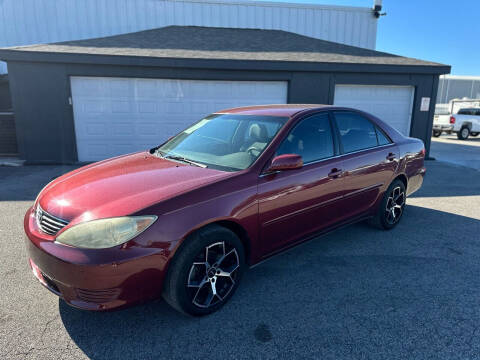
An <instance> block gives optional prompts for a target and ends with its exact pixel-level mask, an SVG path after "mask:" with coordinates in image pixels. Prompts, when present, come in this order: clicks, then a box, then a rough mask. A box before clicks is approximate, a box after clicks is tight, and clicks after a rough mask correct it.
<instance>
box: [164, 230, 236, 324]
mask: <svg viewBox="0 0 480 360" xmlns="http://www.w3.org/2000/svg"><path fill="white" fill-rule="evenodd" d="M244 268H245V251H244V249H243V245H242V242H241V241H240V239H239V238H238V237H237V236H236V235H235V234H234V233H233V232H231V231H230V230H228V229H226V228H224V227H222V226H217V225H211V226H207V227H206V228H203V229H200V230H199V231H197V232H196V233H194V234H193V235H191V236H190V237H189V238H187V239H186V240H185V243H184V244H182V245H181V248H180V249H178V250H177V254H176V255H175V258H174V259H173V260H172V264H171V265H170V266H169V270H168V273H167V277H166V279H165V285H164V291H163V297H164V299H165V300H166V301H167V302H168V303H169V304H170V305H171V306H172V307H174V308H175V309H176V310H178V311H180V312H183V313H185V314H188V315H194V316H201V315H207V314H210V313H212V312H214V311H217V310H218V309H220V307H222V306H223V305H224V304H225V303H226V302H227V301H228V300H229V299H230V297H231V296H232V295H233V293H234V292H235V290H236V289H237V287H238V284H239V282H240V279H241V277H242V273H243V271H244Z"/></svg>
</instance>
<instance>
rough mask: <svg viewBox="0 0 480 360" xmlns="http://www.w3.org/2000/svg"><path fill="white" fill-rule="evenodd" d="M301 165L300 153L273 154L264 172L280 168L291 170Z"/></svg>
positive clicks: (279, 169)
mask: <svg viewBox="0 0 480 360" xmlns="http://www.w3.org/2000/svg"><path fill="white" fill-rule="evenodd" d="M302 166H303V160H302V157H301V156H300V155H297V154H284V155H279V156H275V157H274V158H273V160H272V163H271V164H270V166H269V167H268V168H267V170H266V171H265V172H266V173H270V172H274V171H281V170H293V169H299V168H301V167H302Z"/></svg>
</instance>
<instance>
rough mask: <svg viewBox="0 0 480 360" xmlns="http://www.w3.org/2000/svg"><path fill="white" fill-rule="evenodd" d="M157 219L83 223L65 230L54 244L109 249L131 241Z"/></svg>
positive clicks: (139, 217) (115, 219) (142, 217)
mask: <svg viewBox="0 0 480 360" xmlns="http://www.w3.org/2000/svg"><path fill="white" fill-rule="evenodd" d="M155 220H157V217H156V216H154V215H152V216H125V217H117V218H110V219H100V220H93V221H88V222H84V223H81V224H78V225H75V226H72V227H71V228H70V229H67V230H65V231H64V232H63V233H61V234H60V235H59V236H58V237H57V238H56V239H55V242H57V243H60V244H65V245H70V246H74V247H78V248H86V249H106V248H111V247H114V246H117V245H120V244H123V243H125V242H127V241H128V240H131V239H133V238H134V237H135V236H137V235H139V234H140V233H141V232H143V231H144V230H145V229H147V228H148V227H149V226H150V225H152V224H153V223H154V222H155Z"/></svg>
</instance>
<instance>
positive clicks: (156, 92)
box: [71, 77, 287, 161]
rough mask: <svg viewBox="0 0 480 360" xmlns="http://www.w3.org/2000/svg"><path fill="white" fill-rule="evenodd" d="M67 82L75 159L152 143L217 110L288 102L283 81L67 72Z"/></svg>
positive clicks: (101, 156) (95, 157)
mask: <svg viewBox="0 0 480 360" xmlns="http://www.w3.org/2000/svg"><path fill="white" fill-rule="evenodd" d="M71 87H72V100H73V114H74V122H75V133H76V139H77V152H78V160H79V161H95V160H101V159H105V158H108V157H112V156H116V155H120V154H125V153H129V152H134V151H139V150H144V149H148V148H151V147H153V146H155V145H158V144H160V143H162V142H163V141H165V140H166V139H168V138H169V137H170V136H172V135H175V134H176V133H178V132H179V131H181V130H183V129H184V128H186V127H187V126H189V125H190V124H192V123H193V122H195V121H197V120H200V119H201V118H202V117H204V116H205V115H208V114H210V113H212V112H215V111H218V110H222V109H225V108H230V107H237V106H244V105H256V104H284V103H286V101H287V83H286V82H283V81H211V80H167V79H133V78H102V77H72V78H71Z"/></svg>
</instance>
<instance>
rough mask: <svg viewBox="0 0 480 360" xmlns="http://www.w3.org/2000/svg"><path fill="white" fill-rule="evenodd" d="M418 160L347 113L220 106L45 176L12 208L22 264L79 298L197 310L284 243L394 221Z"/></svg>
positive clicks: (369, 122)
mask: <svg viewBox="0 0 480 360" xmlns="http://www.w3.org/2000/svg"><path fill="white" fill-rule="evenodd" d="M424 156H425V149H424V145H423V143H422V142H421V141H420V140H417V139H413V138H408V137H404V136H403V135H401V134H400V133H399V132H398V131H396V130H394V129H393V128H391V127H390V126H389V125H387V124H385V123H384V122H382V121H381V120H379V119H377V118H376V117H374V116H372V115H369V114H366V113H364V112H361V111H357V110H354V109H348V108H340V107H334V106H319V105H269V106H255V107H246V108H236V109H231V110H225V111H221V112H218V113H215V114H212V115H210V116H208V117H206V118H204V119H202V120H200V121H199V122H197V123H195V124H194V125H192V126H191V127H189V128H188V129H186V130H184V131H182V132H181V133H180V134H178V135H177V136H175V137H173V138H171V139H169V140H168V141H167V142H165V143H164V144H162V145H160V146H158V147H156V148H154V149H151V150H150V151H145V152H139V153H135V154H130V155H125V156H119V157H116V158H113V159H109V160H105V161H101V162H98V163H94V164H91V165H88V166H85V167H82V168H79V169H77V170H75V171H72V172H70V173H67V174H65V175H63V176H61V177H59V178H57V179H55V180H54V181H52V182H51V183H49V184H48V185H47V186H46V187H45V188H44V189H43V190H42V191H41V192H40V194H39V195H38V197H37V199H36V201H35V203H34V205H33V206H32V207H31V208H30V209H29V210H28V212H27V214H26V216H25V224H24V225H25V232H26V235H27V239H26V242H27V246H28V252H29V256H30V265H31V267H32V270H33V273H34V275H35V276H36V277H37V279H38V280H39V281H40V282H41V283H42V284H43V285H44V286H46V287H47V288H48V289H49V290H51V291H52V292H54V293H55V294H57V295H58V296H61V297H62V298H63V299H64V300H65V301H66V302H67V303H68V304H70V305H73V306H75V307H78V308H82V309H88V310H108V309H113V308H119V307H123V306H127V305H130V304H133V303H137V302H139V301H143V300H146V299H150V298H154V297H158V296H160V295H163V297H164V298H165V300H166V301H167V302H168V303H169V304H170V305H172V306H173V307H174V308H176V309H178V310H180V311H182V312H184V313H187V314H192V315H204V314H208V313H211V312H213V311H216V310H218V309H219V308H220V307H221V306H222V305H223V304H224V303H225V302H227V301H228V299H229V298H230V297H231V296H232V295H233V293H234V291H235V289H236V288H237V286H238V284H239V282H240V279H241V277H242V273H243V272H244V271H245V269H246V268H247V267H249V266H252V265H254V264H256V263H258V262H260V261H262V260H264V259H266V258H268V257H270V256H272V255H274V254H276V253H278V252H280V251H282V250H284V249H286V248H288V247H291V246H293V245H296V244H299V243H300V242H302V241H305V240H307V239H309V238H312V237H315V236H317V235H318V234H321V233H325V232H328V231H331V230H333V229H335V228H337V227H339V226H342V225H345V224H349V223H353V222H356V221H360V220H366V219H369V220H370V221H371V222H372V223H373V224H375V225H376V226H378V227H379V228H381V229H386V230H388V229H392V228H393V227H395V226H396V225H397V224H398V222H399V221H400V219H401V217H402V214H403V211H404V209H405V199H406V196H407V195H409V194H411V193H413V192H414V191H416V190H418V189H419V188H420V186H421V185H422V182H423V177H424V175H425V168H424Z"/></svg>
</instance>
